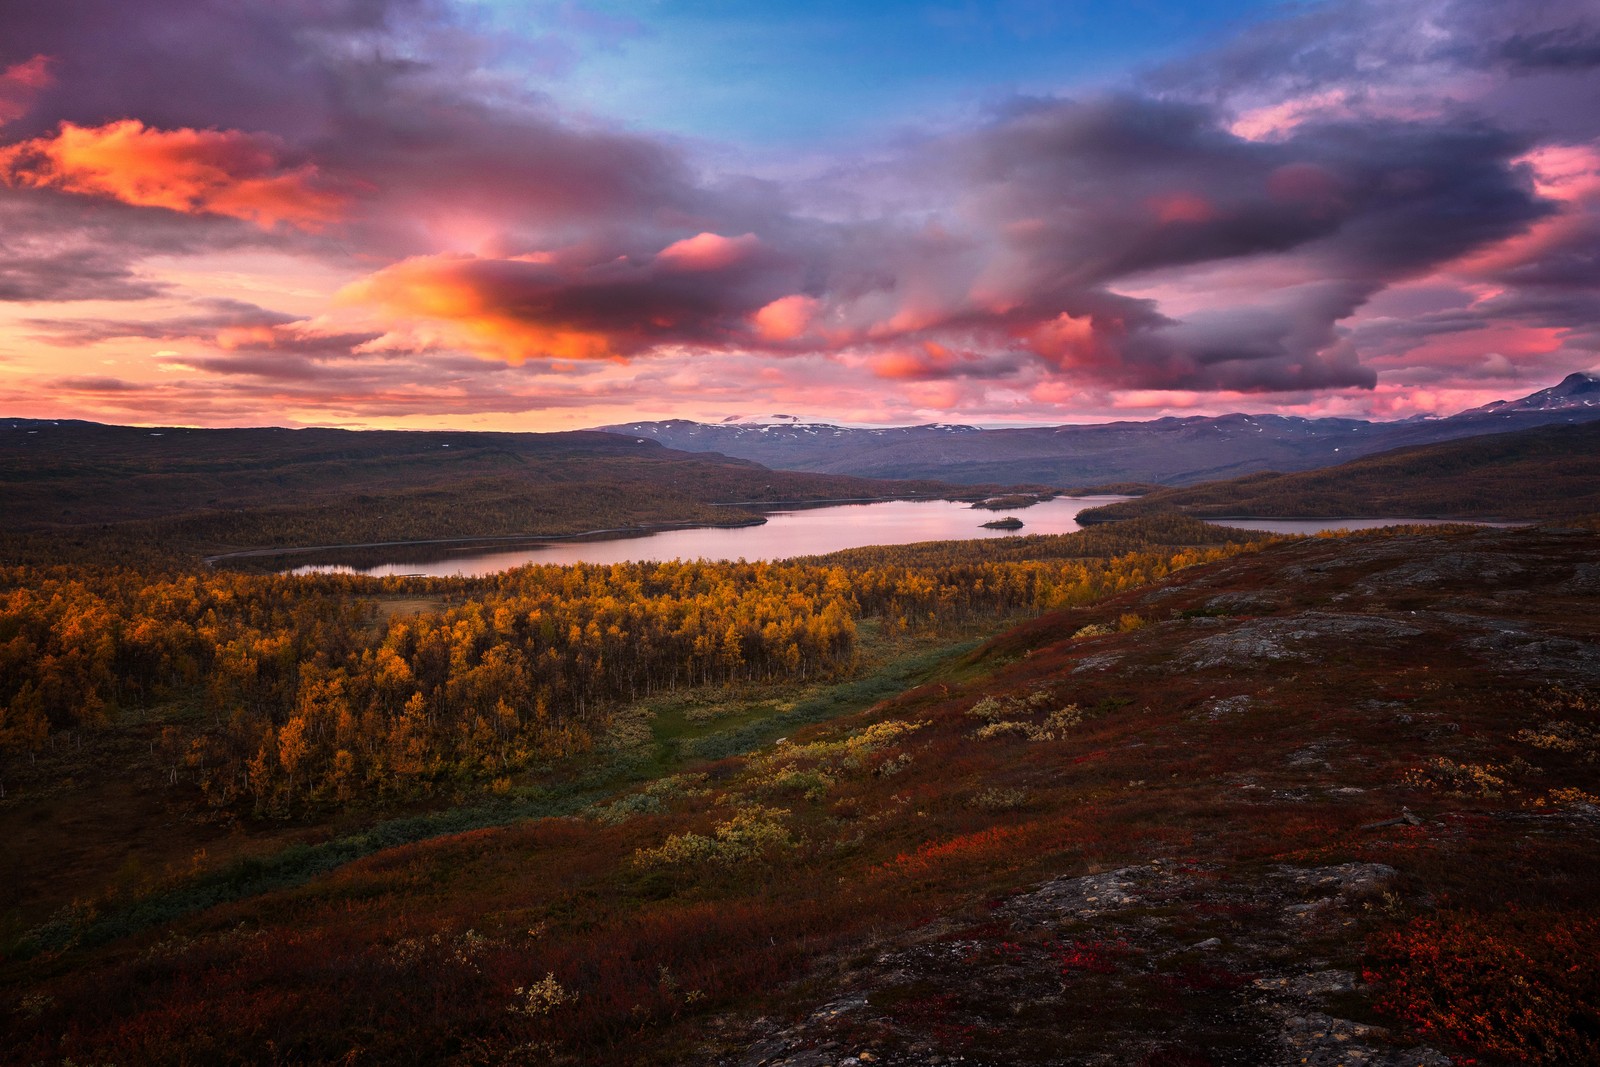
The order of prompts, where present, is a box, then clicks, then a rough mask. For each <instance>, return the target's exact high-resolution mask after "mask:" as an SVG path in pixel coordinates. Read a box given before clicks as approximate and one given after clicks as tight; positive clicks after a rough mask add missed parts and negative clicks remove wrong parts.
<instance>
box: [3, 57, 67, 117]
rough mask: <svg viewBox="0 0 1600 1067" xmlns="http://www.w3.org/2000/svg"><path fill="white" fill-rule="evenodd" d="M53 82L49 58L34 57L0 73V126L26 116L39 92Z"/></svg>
mask: <svg viewBox="0 0 1600 1067" xmlns="http://www.w3.org/2000/svg"><path fill="white" fill-rule="evenodd" d="M54 81H55V77H54V76H53V75H52V74H51V73H50V57H49V56H34V57H33V58H32V59H30V60H27V61H26V62H23V63H14V64H12V65H11V66H9V67H7V68H6V69H5V70H3V71H0V126H4V125H5V124H6V123H8V122H13V121H15V120H17V119H20V118H21V117H22V116H24V115H26V114H27V113H28V109H29V108H30V107H32V106H33V98H34V97H35V96H37V95H38V93H39V90H41V89H43V88H46V87H47V86H49V85H50V84H51V83H52V82H54Z"/></svg>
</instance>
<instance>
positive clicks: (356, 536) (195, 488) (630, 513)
mask: <svg viewBox="0 0 1600 1067" xmlns="http://www.w3.org/2000/svg"><path fill="white" fill-rule="evenodd" d="M959 491H960V490H956V489H955V488H954V487H952V486H948V485H946V484H943V483H933V482H920V483H914V482H905V481H901V482H895V483H892V484H890V483H884V482H879V481H871V480H868V479H863V478H858V477H852V476H844V475H817V474H804V473H797V472H790V471H770V470H767V469H766V468H764V467H761V466H760V465H758V464H756V463H753V462H751V461H749V460H741V459H730V458H728V457H726V456H707V455H703V454H690V453H685V452H678V451H674V450H672V449H670V448H665V447H663V446H661V445H659V444H657V443H655V442H652V441H645V440H641V439H638V438H620V437H618V436H617V435H615V434H607V433H595V432H574V433H552V434H518V433H459V432H421V431H376V430H375V431H351V430H329V429H306V430H285V429H279V428H261V429H221V430H200V429H184V428H175V427H169V428H155V429H151V428H142V427H129V426H105V425H100V424H97V423H88V422H72V421H48V420H23V419H7V420H0V494H3V496H4V499H5V501H6V507H5V508H4V509H3V510H0V532H5V533H12V534H19V533H20V534H35V535H40V536H54V537H58V538H63V539H62V540H60V541H59V542H58V543H59V544H61V545H63V546H65V545H66V544H67V543H68V542H69V541H70V540H71V538H72V537H74V536H77V537H82V536H87V535H88V534H91V533H92V534H93V535H94V536H95V537H97V538H99V539H100V540H102V541H103V540H106V539H108V538H109V537H112V536H123V537H124V539H126V540H130V541H144V542H151V541H159V542H163V543H169V544H176V545H183V546H190V547H193V548H196V549H208V550H220V549H223V548H244V547H255V546H266V545H272V546H288V545H318V544H350V543H362V542H372V541H403V540H414V539H427V538H454V537H487V536H494V535H512V534H569V533H577V532H581V531H585V530H592V529H596V528H615V527H624V526H630V525H648V524H655V523H695V524H725V523H730V522H732V523H738V522H748V521H751V520H752V514H753V513H752V511H750V510H746V509H741V508H738V507H732V508H730V507H717V506H713V505H716V504H721V503H724V502H750V503H760V502H776V501H786V500H826V499H837V498H861V497H884V496H913V495H929V496H937V495H942V494H945V493H949V492H959ZM107 526H109V527H111V530H109V531H108V530H104V529H102V528H103V527H107Z"/></svg>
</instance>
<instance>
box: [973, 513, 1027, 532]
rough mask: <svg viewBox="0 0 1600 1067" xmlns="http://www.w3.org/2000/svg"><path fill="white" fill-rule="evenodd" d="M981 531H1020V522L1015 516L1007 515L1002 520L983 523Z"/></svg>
mask: <svg viewBox="0 0 1600 1067" xmlns="http://www.w3.org/2000/svg"><path fill="white" fill-rule="evenodd" d="M982 529H985V530H1020V529H1022V520H1021V519H1019V518H1017V517H1016V516H1015V515H1007V516H1006V517H1005V518H1003V519H993V520H991V521H989V522H986V523H984V524H983V526H982Z"/></svg>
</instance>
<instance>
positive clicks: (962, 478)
mask: <svg viewBox="0 0 1600 1067" xmlns="http://www.w3.org/2000/svg"><path fill="white" fill-rule="evenodd" d="M1588 419H1600V376H1596V375H1590V374H1573V375H1569V376H1568V377H1567V378H1566V379H1564V380H1563V381H1562V382H1561V383H1560V384H1558V385H1555V386H1552V387H1551V388H1549V389H1541V390H1540V391H1538V392H1536V393H1533V394H1531V395H1529V396H1526V397H1523V398H1522V399H1520V400H1510V401H1500V402H1497V403H1494V404H1489V405H1486V406H1485V407H1481V408H1474V409H1472V410H1470V411H1464V412H1461V413H1460V414H1458V415H1452V416H1450V417H1449V418H1433V417H1428V418H1410V419H1403V420H1400V421H1397V422H1368V421H1365V420H1362V419H1331V418H1330V419H1305V418H1298V417H1294V416H1285V415H1243V414H1235V415H1220V416H1216V417H1206V416H1191V417H1187V418H1172V417H1169V418H1162V419H1153V420H1150V421H1148V422H1112V423H1105V424H1101V425H1093V426H1034V427H1021V428H1014V429H999V430H985V429H981V428H979V427H976V426H967V425H962V424H947V423H930V424H927V425H922V426H895V427H889V428H884V429H862V428H855V427H848V426H836V425H833V424H831V423H827V422H814V421H808V420H806V419H803V418H801V417H799V416H794V415H764V416H757V417H746V416H735V417H733V418H731V419H725V420H723V421H722V422H719V423H703V422H691V421H688V420H685V419H669V420H667V421H664V422H632V423H621V424H617V425H613V426H603V427H600V429H602V430H607V431H609V432H612V433H620V434H627V435H630V436H633V437H638V438H648V439H651V440H655V441H659V442H660V443H662V444H664V445H666V446H668V447H669V448H677V449H682V450H684V451H689V452H720V453H722V454H724V455H728V456H734V457H737V458H740V459H750V460H754V461H755V462H757V463H761V464H764V465H766V466H768V467H775V468H778V469H780V470H801V471H817V472H823V473H830V474H855V475H865V476H868V477H876V478H937V479H941V480H944V481H952V482H961V483H967V484H977V483H983V482H997V483H1007V484H1017V483H1023V482H1029V483H1037V484H1044V485H1056V486H1063V487H1066V486H1091V485H1100V484H1106V483H1115V482H1156V483H1161V484H1165V485H1191V484H1194V483H1196V482H1203V481H1211V480H1213V479H1217V478H1233V477H1237V476H1239V475H1242V474H1250V473H1253V472H1255V471H1265V470H1275V471H1297V470H1310V469H1313V468H1316V467H1326V466H1331V465H1333V464H1336V463H1343V462H1344V461H1346V460H1349V459H1355V458H1357V457H1359V456H1365V455H1370V454H1372V453H1374V452H1382V451H1386V450H1388V449H1391V448H1402V447H1405V446H1407V445H1423V444H1431V443H1433V442H1435V441H1447V440H1452V439H1456V438H1461V437H1474V436H1477V435H1479V434H1485V433H1500V432H1504V431H1507V430H1520V429H1524V428H1527V427H1530V426H1540V425H1546V424H1549V423H1556V422H1568V421H1580V420H1583V421H1586V420H1588Z"/></svg>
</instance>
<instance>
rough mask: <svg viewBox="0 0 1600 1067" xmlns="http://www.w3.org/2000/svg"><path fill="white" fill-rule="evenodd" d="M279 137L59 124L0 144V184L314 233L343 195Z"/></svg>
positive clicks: (128, 124)
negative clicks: (44, 133) (52, 130)
mask: <svg viewBox="0 0 1600 1067" xmlns="http://www.w3.org/2000/svg"><path fill="white" fill-rule="evenodd" d="M287 155H288V153H287V151H286V147H285V145H284V144H283V142H282V141H281V140H279V139H278V138H276V137H272V136H270V135H266V134H251V133H243V132H241V131H238V130H195V129H188V128H184V129H176V130H156V129H150V128H148V127H146V126H145V124H144V123H142V122H140V121H139V120H138V119H123V120H121V121H119V122H110V123H106V124H105V125H103V126H95V127H84V126H76V125H74V124H72V123H70V122H64V123H62V124H61V128H60V130H59V131H58V132H57V133H56V134H55V136H54V137H39V138H34V139H33V140H29V141H21V142H18V143H16V144H12V145H7V146H4V147H0V182H4V183H5V184H7V185H10V186H14V187H20V188H29V189H55V190H60V191H62V192H66V193H74V194H78V195H81V196H92V197H104V198H107V199H111V200H118V201H121V202H122V203H124V204H129V205H132V206H135V207H157V208H165V209H167V210H169V211H177V212H180V213H184V214H211V215H224V216H227V217H230V218H236V219H243V220H245V221H247V222H252V223H255V224H256V225H258V226H260V227H262V228H263V229H271V228H272V227H274V226H277V225H279V224H287V225H290V226H296V227H299V228H300V229H304V230H313V231H315V230H321V229H323V228H325V227H326V226H328V225H329V224H330V223H333V222H335V221H337V220H338V219H339V218H340V217H341V214H342V212H343V208H344V206H345V203H346V200H347V197H346V196H345V195H344V194H342V193H339V192H336V191H335V190H333V189H332V188H331V187H330V186H329V185H328V183H327V182H326V181H325V180H324V179H323V177H322V176H321V175H320V174H319V173H318V170H317V167H316V165H315V164H312V163H306V162H302V163H292V162H290V161H289V160H288V159H287V158H286V157H287Z"/></svg>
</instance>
